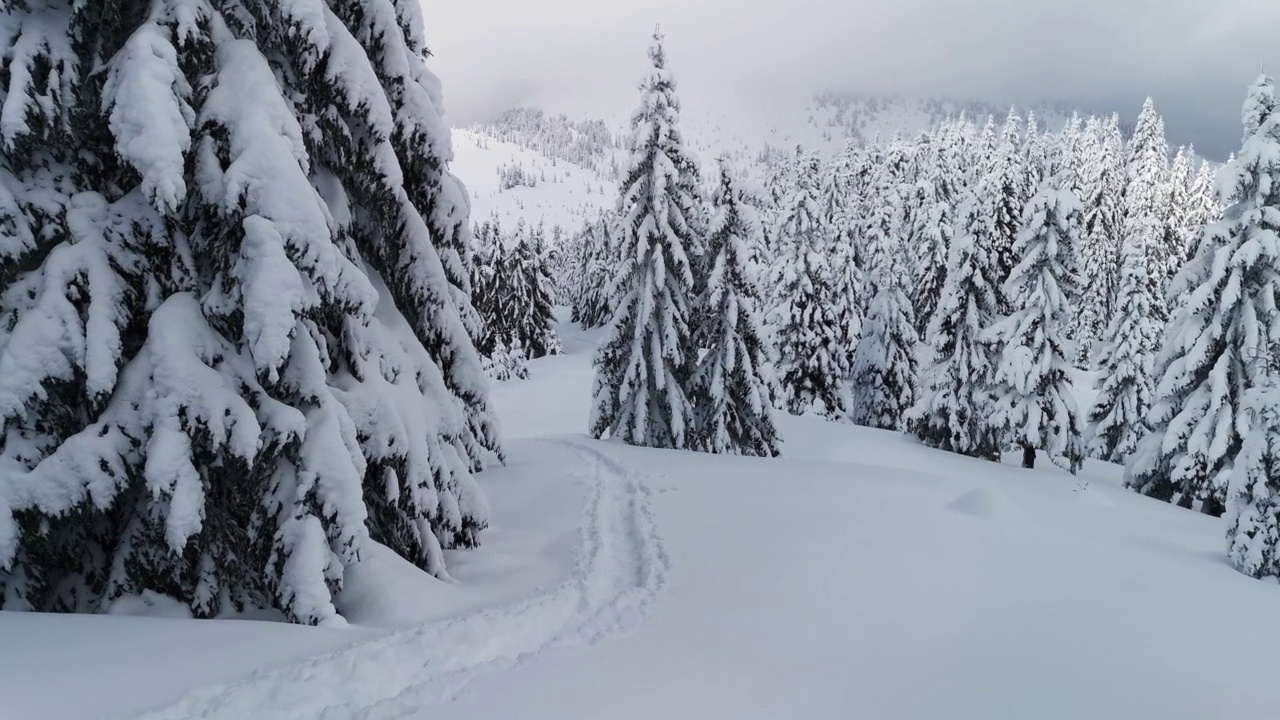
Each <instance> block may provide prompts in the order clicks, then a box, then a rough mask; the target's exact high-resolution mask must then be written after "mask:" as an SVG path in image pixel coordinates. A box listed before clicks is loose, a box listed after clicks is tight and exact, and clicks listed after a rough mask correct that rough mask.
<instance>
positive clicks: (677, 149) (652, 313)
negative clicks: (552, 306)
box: [590, 32, 701, 449]
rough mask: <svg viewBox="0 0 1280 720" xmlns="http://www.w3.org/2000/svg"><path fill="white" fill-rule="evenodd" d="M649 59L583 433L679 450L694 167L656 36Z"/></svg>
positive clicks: (686, 420)
mask: <svg viewBox="0 0 1280 720" xmlns="http://www.w3.org/2000/svg"><path fill="white" fill-rule="evenodd" d="M649 59H650V61H651V62H652V63H653V71H652V72H651V73H650V74H649V75H648V77H646V78H645V81H644V82H643V84H642V85H641V90H640V93H641V95H640V107H639V108H638V109H637V110H636V111H635V113H634V114H633V115H632V116H631V140H630V145H629V149H630V152H631V159H630V162H629V166H628V169H627V173H626V178H625V180H624V181H623V183H622V194H621V197H619V199H618V215H619V225H620V228H619V232H620V233H621V237H620V238H619V243H618V244H619V250H620V252H619V253H618V254H617V263H618V264H617V271H616V274H615V275H614V278H613V281H612V283H611V288H610V290H611V295H612V296H613V298H615V300H614V302H613V303H612V305H613V306H614V311H613V319H612V320H611V321H610V323H609V328H608V331H607V335H606V337H605V339H604V342H603V343H602V344H601V345H600V348H599V350H598V351H597V353H596V356H595V368H596V376H595V382H594V390H593V407H592V411H591V419H590V429H591V434H592V435H594V436H596V437H603V436H605V435H609V436H611V437H613V438H617V439H620V440H623V441H625V442H627V443H630V444H633V445H644V446H648V447H661V448H674V449H684V448H687V447H688V446H689V443H690V440H691V436H690V433H691V430H692V429H693V428H692V426H691V423H692V412H693V409H692V407H691V406H690V404H689V399H688V396H687V394H686V393H687V390H688V388H689V386H690V384H689V383H690V376H691V374H692V372H693V367H694V362H695V361H696V360H697V358H696V352H695V349H694V346H693V344H692V343H691V342H690V339H689V324H688V321H689V317H690V312H691V307H690V304H691V303H690V293H691V292H692V289H693V286H694V281H693V277H692V272H691V267H690V261H689V257H688V255H687V252H686V249H687V248H690V247H696V246H699V245H700V244H701V240H700V239H699V238H696V237H694V235H693V232H694V228H695V223H696V221H695V219H694V218H693V217H692V216H691V215H692V212H693V208H694V200H693V198H692V197H691V196H690V195H689V188H690V187H692V183H691V182H690V181H689V177H690V176H692V175H694V174H695V173H696V169H697V166H696V165H695V162H694V159H693V157H692V156H691V155H690V154H689V152H688V151H687V150H686V149H685V147H684V140H683V137H682V135H681V133H680V128H679V115H680V103H679V100H678V99H677V98H676V83H675V79H674V78H673V77H672V75H671V72H670V71H669V70H667V67H666V52H665V50H664V48H663V38H662V34H661V33H660V32H655V33H654V36H653V43H652V44H651V45H650V47H649Z"/></svg>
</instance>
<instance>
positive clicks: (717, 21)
mask: <svg viewBox="0 0 1280 720" xmlns="http://www.w3.org/2000/svg"><path fill="white" fill-rule="evenodd" d="M424 6H425V7H427V8H428V9H430V11H431V14H430V17H431V22H430V23H429V27H428V33H429V38H430V41H431V47H432V50H433V52H434V53H435V54H436V58H435V60H434V68H435V70H436V71H437V72H438V73H439V74H440V75H441V76H442V78H443V80H444V82H445V84H446V86H445V96H446V101H447V103H448V108H449V119H450V120H451V121H452V122H453V123H455V124H464V123H469V122H473V121H477V120H482V119H485V118H486V117H488V116H490V115H492V114H493V113H495V112H499V111H501V110H503V109H506V108H508V107H511V106H513V105H519V104H538V105H546V106H550V107H552V108H554V109H562V110H580V111H589V112H593V113H598V114H612V113H617V112H619V111H625V110H626V109H627V108H628V107H629V105H630V102H631V101H632V99H633V96H634V88H635V83H636V81H637V79H638V78H639V75H640V73H641V72H642V71H643V68H644V63H645V57H644V47H645V45H646V43H647V41H648V37H649V35H650V34H651V32H652V30H653V26H654V25H655V24H658V23H660V24H661V26H662V28H663V30H664V32H665V33H666V34H667V37H668V50H669V54H670V57H671V62H672V67H673V69H674V70H675V72H676V74H677V77H678V78H679V80H680V82H681V84H682V94H683V95H684V97H685V102H686V104H699V103H705V104H714V103H732V104H733V105H735V106H736V107H742V108H749V107H751V106H753V105H755V104H768V103H770V102H773V101H776V100H775V99H776V98H779V97H781V96H789V97H790V98H791V99H795V97H797V96H807V95H809V94H812V93H813V92H815V91H818V90H835V91H851V92H861V93H869V94H878V95H907V96H922V95H928V96H939V97H952V98H965V99H981V100H991V101H999V102H1014V101H1024V102H1030V101H1063V102H1070V103H1074V104H1079V105H1080V106H1082V107H1086V108H1089V109H1091V110H1094V111H1110V110H1115V111H1118V112H1120V113H1121V116H1122V117H1123V118H1125V119H1126V120H1127V121H1130V122H1131V121H1132V120H1133V119H1134V118H1135V117H1136V116H1137V112H1138V109H1139V107H1140V105H1141V102H1142V99H1143V98H1144V97H1145V96H1146V95H1152V96H1153V97H1154V98H1155V99H1156V103H1157V106H1158V107H1159V109H1160V111H1161V113H1162V114H1163V116H1164V118H1165V120H1166V123H1167V125H1168V127H1167V130H1168V134H1169V139H1170V142H1172V143H1175V144H1177V143H1188V142H1194V143H1195V144H1196V146H1197V149H1198V150H1199V151H1200V152H1201V153H1202V154H1204V155H1206V156H1208V157H1212V158H1219V159H1220V158H1224V157H1225V156H1226V154H1227V153H1228V152H1230V151H1232V150H1234V149H1235V148H1236V147H1238V145H1239V134H1240V132H1239V114H1240V113H1239V105H1240V98H1241V97H1242V95H1243V91H1244V88H1245V86H1246V85H1247V84H1248V83H1249V82H1251V81H1252V80H1253V79H1254V77H1255V76H1256V75H1257V74H1258V72H1259V70H1260V69H1261V68H1262V67H1263V66H1264V64H1265V65H1268V66H1270V67H1272V68H1276V67H1280V44H1277V43H1276V42H1275V37H1276V32H1277V31H1276V28H1277V27H1280V3H1277V2H1275V1H1274V0H1127V1H1126V2H1114V1H1113V0H1077V1H1076V2H1072V3H1047V2H1026V1H1025V0H971V1H970V2H964V3H957V2H953V1H952V0H896V1H894V2H887V1H885V0H874V1H872V0H854V1H852V2H850V1H848V0H796V1H795V2H788V3H778V2H766V1H765V0H733V1H730V0H650V1H648V2H644V3H639V2H626V3H620V2H604V3H601V2H595V1H592V0H546V1H544V2H539V3H527V2H517V1H516V0H476V1H475V2H469V3H447V4H446V3H424Z"/></svg>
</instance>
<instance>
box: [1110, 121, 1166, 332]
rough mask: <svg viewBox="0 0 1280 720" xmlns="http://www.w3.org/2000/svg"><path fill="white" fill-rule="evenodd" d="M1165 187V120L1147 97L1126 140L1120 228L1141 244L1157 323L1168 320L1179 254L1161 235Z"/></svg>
mask: <svg viewBox="0 0 1280 720" xmlns="http://www.w3.org/2000/svg"><path fill="white" fill-rule="evenodd" d="M1168 188H1169V146H1168V144H1167V143H1166V142H1165V139H1164V122H1163V121H1162V120H1161V119H1160V116H1159V115H1157V114H1156V110H1155V104H1154V103H1153V102H1152V100H1151V98H1147V100H1146V102H1145V103H1144V104H1143V106H1142V114H1141V115H1139V116H1138V124H1137V126H1136V127H1135V128H1134V131H1133V139H1132V140H1131V141H1130V147H1129V163H1128V175H1127V179H1126V183H1125V191H1124V203H1125V205H1124V211H1125V216H1124V227H1123V231H1122V232H1123V235H1124V240H1123V242H1125V243H1133V244H1138V245H1141V246H1142V247H1143V248H1144V249H1145V252H1146V254H1147V260H1146V265H1147V268H1146V269H1147V272H1148V273H1149V277H1148V279H1147V284H1148V292H1149V293H1150V295H1151V297H1150V299H1149V300H1148V307H1149V308H1150V312H1152V313H1153V314H1154V318H1155V321H1156V323H1157V325H1163V324H1164V322H1165V321H1166V320H1168V317H1169V306H1168V302H1167V301H1166V289H1167V288H1168V284H1169V279H1170V278H1172V277H1173V274H1174V273H1176V272H1177V270H1178V261H1179V256H1177V255H1174V254H1173V253H1171V252H1170V245H1169V242H1168V241H1167V239H1166V237H1165V224H1166V221H1165V216H1166V215H1167V214H1168V210H1169V205H1168V202H1169V197H1168V196H1169V191H1168Z"/></svg>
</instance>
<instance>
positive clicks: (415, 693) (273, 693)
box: [140, 440, 669, 720]
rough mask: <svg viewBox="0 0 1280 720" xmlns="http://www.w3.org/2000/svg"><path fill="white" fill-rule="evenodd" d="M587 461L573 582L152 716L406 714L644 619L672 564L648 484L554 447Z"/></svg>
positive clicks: (151, 719)
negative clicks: (477, 680)
mask: <svg viewBox="0 0 1280 720" xmlns="http://www.w3.org/2000/svg"><path fill="white" fill-rule="evenodd" d="M544 442H548V443H553V444H556V445H559V446H562V447H564V448H565V449H566V450H568V451H571V452H573V453H574V454H576V455H577V456H578V457H580V458H581V459H582V461H583V463H582V466H581V470H580V471H579V472H578V473H575V474H576V475H579V476H580V477H581V479H583V480H585V481H586V482H587V483H588V484H589V486H590V490H589V493H588V499H587V503H586V507H585V509H584V517H583V522H582V528H581V532H582V541H581V544H580V546H579V551H578V558H577V562H576V565H575V568H574V570H573V572H572V574H571V576H570V577H569V578H568V579H567V580H566V581H565V582H564V583H562V584H561V585H559V586H557V587H556V588H554V589H552V590H550V591H547V592H544V593H541V594H538V595H534V596H532V597H529V598H527V599H525V600H522V601H520V602H517V603H515V604H513V605H509V606H506V607H500V608H491V609H487V610H483V611H479V612H476V613H472V614H469V615H464V616H461V617H458V618H453V619H449V620H444V621H440V622H436V623H430V624H427V625H423V626H421V627H417V628H413V629H410V630H403V631H398V632H395V633H392V634H389V635H386V636H383V637H379V638H377V639H374V640H369V641H366V642H361V643H358V644H356V645H353V646H351V647H348V648H345V649H343V650H341V651H338V652H335V653H332V654H329V655H322V656H318V657H314V658H309V659H307V660H305V661H303V662H300V663H297V664H295V665H291V666H289V667H285V668H280V669H277V670H272V671H268V672H259V673H255V674H254V675H252V676H250V677H248V678H246V679H245V680H242V681H240V682H236V683H232V684H228V685H220V686H211V687H207V688H202V689H200V690H197V691H194V692H192V693H191V694H189V695H187V696H185V697H184V698H182V699H181V700H179V701H178V702H176V703H174V704H173V705H170V706H168V707H166V708H163V709H160V710H157V711H153V712H150V713H147V714H144V715H141V716H140V717H141V718H145V719H146V720H163V719H167V718H175V719H176V718H183V719H186V718H228V719H232V718H234V719H235V720H243V719H244V718H254V720H269V719H271V718H298V717H310V718H326V719H328V720H341V719H345V718H355V717H359V718H398V717H417V716H420V715H421V714H422V709H423V708H424V707H425V706H430V705H433V704H439V703H444V702H449V701H450V700H452V699H453V698H455V697H457V696H458V695H459V694H460V693H462V692H463V690H464V689H465V687H466V686H467V684H468V683H469V682H470V681H471V680H472V679H474V678H476V677H478V676H480V675H482V674H486V673H490V672H495V671H501V670H506V669H510V668H513V667H516V666H518V665H521V664H524V663H527V662H529V661H531V660H533V659H534V658H536V657H538V656H540V655H541V654H543V653H546V652H550V651H554V650H558V649H562V648H569V647H574V646H581V645H587V644H594V643H597V642H600V641H603V640H606V639H609V638H612V637H615V636H617V635H620V634H623V633H626V632H628V631H630V630H632V629H634V628H636V627H637V626H638V625H639V624H641V623H642V622H643V621H644V619H645V617H646V615H647V613H648V610H649V607H650V605H651V604H652V603H653V601H654V599H655V598H656V597H657V596H658V594H659V593H660V592H662V590H663V588H664V587H665V586H666V583H667V576H668V571H669V562H668V559H667V555H666V552H665V550H664V549H663V545H662V538H661V537H659V535H658V533H657V529H656V526H655V524H654V521H653V516H652V514H651V511H650V508H649V500H650V492H649V489H648V488H647V486H646V485H645V483H644V482H643V480H642V479H641V478H640V477H638V476H636V475H635V474H634V473H633V472H632V471H630V470H629V469H627V468H625V467H624V466H622V465H621V464H620V463H618V462H617V461H616V460H614V459H613V458H611V457H610V456H609V455H608V454H606V453H605V452H604V451H602V450H600V449H599V448H598V447H597V445H599V443H592V442H588V441H585V440H546V441H544Z"/></svg>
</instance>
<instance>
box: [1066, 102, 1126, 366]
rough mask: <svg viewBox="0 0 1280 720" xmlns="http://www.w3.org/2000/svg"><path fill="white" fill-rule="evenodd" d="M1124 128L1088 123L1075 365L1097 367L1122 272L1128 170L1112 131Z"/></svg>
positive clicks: (1082, 182) (1081, 178)
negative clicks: (1123, 193)
mask: <svg viewBox="0 0 1280 720" xmlns="http://www.w3.org/2000/svg"><path fill="white" fill-rule="evenodd" d="M1113 129H1114V130H1115V133H1116V134H1117V135H1118V133H1119V128H1118V127H1114V128H1113V127H1112V126H1109V125H1103V124H1102V123H1101V122H1100V121H1098V120H1097V119H1096V118H1090V119H1089V122H1088V124H1087V125H1086V128H1085V136H1087V137H1088V143H1087V145H1086V146H1085V148H1086V151H1085V154H1084V155H1083V158H1082V161H1081V168H1080V171H1079V183H1080V191H1081V194H1080V201H1081V212H1080V216H1081V222H1080V225H1081V228H1080V230H1081V237H1080V243H1079V253H1078V255H1077V263H1078V268H1079V273H1080V287H1079V294H1078V298H1079V300H1078V304H1077V307H1076V312H1075V327H1074V328H1073V332H1072V335H1074V336H1075V340H1076V352H1075V365H1076V367H1079V368H1090V367H1092V366H1093V365H1092V361H1093V355H1094V350H1095V347H1096V346H1097V343H1098V342H1099V341H1100V340H1102V339H1103V338H1104V337H1105V336H1106V330H1107V323H1108V319H1109V318H1110V317H1111V308H1112V307H1113V305H1112V296H1113V295H1114V293H1115V290H1114V287H1115V284H1116V277H1117V274H1118V265H1117V263H1116V258H1117V256H1118V255H1119V244H1118V243H1119V237H1120V226H1121V222H1122V219H1123V209H1122V205H1121V198H1120V196H1119V195H1117V194H1116V190H1117V188H1119V187H1120V183H1121V180H1122V178H1123V175H1124V158H1123V157H1122V156H1121V155H1120V154H1119V150H1120V145H1119V143H1117V142H1116V141H1115V140H1114V138H1113V137H1112V132H1111V131H1112V130H1113Z"/></svg>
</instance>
